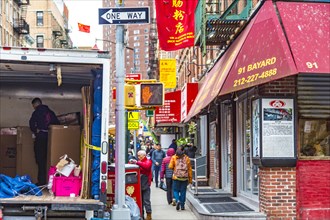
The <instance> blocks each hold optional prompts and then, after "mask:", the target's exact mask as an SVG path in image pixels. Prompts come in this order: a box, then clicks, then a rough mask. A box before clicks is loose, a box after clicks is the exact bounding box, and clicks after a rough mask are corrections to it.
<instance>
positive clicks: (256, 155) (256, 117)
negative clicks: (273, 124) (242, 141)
mask: <svg viewBox="0 0 330 220" xmlns="http://www.w3.org/2000/svg"><path fill="white" fill-rule="evenodd" d="M251 113H252V117H251V120H252V158H253V159H260V130H261V129H260V99H255V100H253V101H252V112H251ZM256 163H257V162H256Z"/></svg>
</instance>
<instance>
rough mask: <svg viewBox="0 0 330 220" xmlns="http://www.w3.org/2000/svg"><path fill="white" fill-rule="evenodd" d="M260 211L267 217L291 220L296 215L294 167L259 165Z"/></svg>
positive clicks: (273, 219)
mask: <svg viewBox="0 0 330 220" xmlns="http://www.w3.org/2000/svg"><path fill="white" fill-rule="evenodd" d="M259 177H260V188H259V190H260V191H259V193H260V211H261V212H265V213H266V214H267V219H272V220H275V219H278V220H292V219H294V218H295V217H296V168H294V167H293V168H291V167H288V168H287V167H283V168H282V167H271V168H269V167H261V168H260V171H259Z"/></svg>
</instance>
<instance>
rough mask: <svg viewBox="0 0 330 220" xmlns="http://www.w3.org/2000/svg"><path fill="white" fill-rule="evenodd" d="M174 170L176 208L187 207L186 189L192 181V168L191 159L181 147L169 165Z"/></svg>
mask: <svg viewBox="0 0 330 220" xmlns="http://www.w3.org/2000/svg"><path fill="white" fill-rule="evenodd" d="M168 167H169V168H170V169H172V170H173V177H172V178H173V195H174V198H175V201H176V210H179V209H180V208H181V210H184V209H185V202H186V191H187V186H188V183H189V184H191V183H192V168H191V163H190V159H189V157H188V156H187V155H185V154H184V151H183V150H182V148H181V147H179V148H178V150H177V151H176V153H175V155H174V156H172V158H171V161H170V164H169V165H168Z"/></svg>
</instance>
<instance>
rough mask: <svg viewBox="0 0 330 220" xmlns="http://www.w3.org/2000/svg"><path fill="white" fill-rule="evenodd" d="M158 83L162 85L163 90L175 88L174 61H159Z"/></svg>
mask: <svg viewBox="0 0 330 220" xmlns="http://www.w3.org/2000/svg"><path fill="white" fill-rule="evenodd" d="M159 75H160V76H159V81H160V82H162V83H164V85H165V89H174V88H176V59H160V61H159Z"/></svg>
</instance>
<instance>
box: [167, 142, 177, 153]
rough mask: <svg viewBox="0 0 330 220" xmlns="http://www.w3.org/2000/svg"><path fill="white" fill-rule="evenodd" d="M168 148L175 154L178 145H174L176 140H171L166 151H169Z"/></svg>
mask: <svg viewBox="0 0 330 220" xmlns="http://www.w3.org/2000/svg"><path fill="white" fill-rule="evenodd" d="M170 148H173V149H174V152H176V150H177V148H178V145H177V144H176V140H175V139H173V140H172V143H171V144H170V146H169V147H168V149H170Z"/></svg>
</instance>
